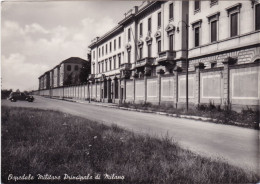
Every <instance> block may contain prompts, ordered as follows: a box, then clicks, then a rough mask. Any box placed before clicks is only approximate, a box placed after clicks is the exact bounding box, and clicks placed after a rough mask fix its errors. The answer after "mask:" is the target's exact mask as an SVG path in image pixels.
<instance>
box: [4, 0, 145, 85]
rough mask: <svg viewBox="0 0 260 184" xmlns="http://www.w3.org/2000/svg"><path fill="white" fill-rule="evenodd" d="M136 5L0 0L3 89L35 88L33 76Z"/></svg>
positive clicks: (75, 52) (82, 48)
mask: <svg viewBox="0 0 260 184" xmlns="http://www.w3.org/2000/svg"><path fill="white" fill-rule="evenodd" d="M140 4H141V2H140V1H139V2H138V1H38V2H37V1H33V2H22V1H18V2H11V1H5V2H2V4H1V5H2V12H1V13H2V22H1V24H2V25H1V31H2V36H1V37H2V38H1V40H2V43H1V47H2V50H1V51H2V52H1V77H2V89H13V90H16V89H20V90H31V89H37V88H38V77H39V76H40V75H41V74H43V73H44V72H45V71H47V70H50V69H51V68H53V67H54V66H55V65H57V64H58V63H60V62H61V61H63V60H64V59H67V58H69V57H81V58H83V59H86V58H87V57H86V56H87V50H88V45H89V44H90V43H91V40H92V39H93V38H94V37H96V36H101V35H102V34H104V33H106V32H107V31H109V30H111V29H112V28H113V27H114V26H116V25H117V23H118V22H119V21H120V20H121V19H122V18H123V17H124V13H125V12H127V11H128V10H129V9H131V8H132V7H133V6H134V5H140Z"/></svg>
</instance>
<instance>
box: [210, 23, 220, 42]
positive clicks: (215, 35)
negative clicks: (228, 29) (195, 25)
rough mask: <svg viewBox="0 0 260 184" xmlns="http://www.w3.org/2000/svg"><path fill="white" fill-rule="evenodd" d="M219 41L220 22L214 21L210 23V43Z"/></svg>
mask: <svg viewBox="0 0 260 184" xmlns="http://www.w3.org/2000/svg"><path fill="white" fill-rule="evenodd" d="M214 25H215V27H214ZM217 40H218V21H217V20H214V21H211V22H210V42H216V41H217Z"/></svg>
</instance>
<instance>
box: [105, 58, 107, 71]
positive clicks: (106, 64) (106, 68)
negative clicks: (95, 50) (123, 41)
mask: <svg viewBox="0 0 260 184" xmlns="http://www.w3.org/2000/svg"><path fill="white" fill-rule="evenodd" d="M105 67H106V70H105V71H106V72H107V61H106V66H105Z"/></svg>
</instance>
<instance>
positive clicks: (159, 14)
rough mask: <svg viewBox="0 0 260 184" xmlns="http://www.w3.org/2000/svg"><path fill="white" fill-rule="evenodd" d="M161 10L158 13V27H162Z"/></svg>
mask: <svg viewBox="0 0 260 184" xmlns="http://www.w3.org/2000/svg"><path fill="white" fill-rule="evenodd" d="M161 25H162V24H161V12H159V13H158V27H161Z"/></svg>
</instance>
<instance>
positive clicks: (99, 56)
mask: <svg viewBox="0 0 260 184" xmlns="http://www.w3.org/2000/svg"><path fill="white" fill-rule="evenodd" d="M98 57H100V48H98Z"/></svg>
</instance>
